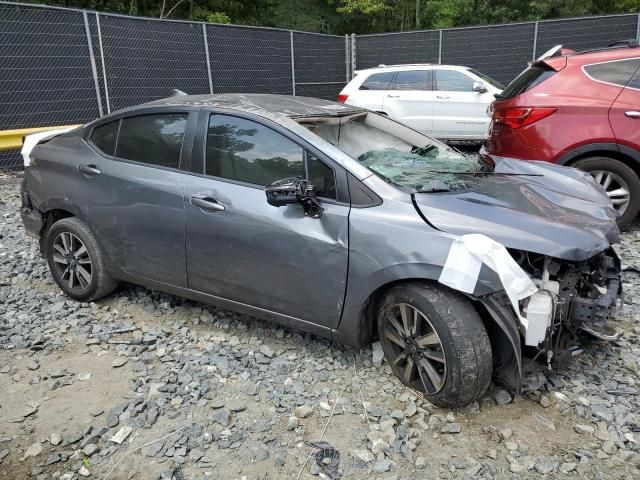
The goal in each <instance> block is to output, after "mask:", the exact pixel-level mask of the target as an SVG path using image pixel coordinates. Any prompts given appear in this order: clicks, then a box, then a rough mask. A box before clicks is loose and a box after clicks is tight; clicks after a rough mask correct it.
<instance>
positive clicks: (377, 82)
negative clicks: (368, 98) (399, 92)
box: [360, 72, 395, 90]
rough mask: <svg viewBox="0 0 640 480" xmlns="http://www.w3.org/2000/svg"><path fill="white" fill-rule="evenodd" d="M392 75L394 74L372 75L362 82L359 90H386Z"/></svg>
mask: <svg viewBox="0 0 640 480" xmlns="http://www.w3.org/2000/svg"><path fill="white" fill-rule="evenodd" d="M394 75H395V72H383V73H374V74H373V75H370V76H369V78H367V79H366V80H365V81H364V83H363V84H362V86H361V87H360V90H386V89H387V88H389V84H390V83H391V80H393V76H394Z"/></svg>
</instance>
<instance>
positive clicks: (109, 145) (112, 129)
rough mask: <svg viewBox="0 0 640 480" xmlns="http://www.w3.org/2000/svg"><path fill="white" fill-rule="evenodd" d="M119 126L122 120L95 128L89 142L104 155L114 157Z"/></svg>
mask: <svg viewBox="0 0 640 480" xmlns="http://www.w3.org/2000/svg"><path fill="white" fill-rule="evenodd" d="M119 124H120V120H116V121H114V122H109V123H105V124H104V125H100V126H99V127H96V128H94V129H93V132H91V137H90V138H89V141H90V142H91V144H92V145H93V146H94V147H96V148H97V149H98V150H100V151H101V152H102V153H104V154H106V155H113V154H114V153H115V151H116V138H117V136H118V125H119Z"/></svg>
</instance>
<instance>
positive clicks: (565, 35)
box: [355, 14, 640, 84]
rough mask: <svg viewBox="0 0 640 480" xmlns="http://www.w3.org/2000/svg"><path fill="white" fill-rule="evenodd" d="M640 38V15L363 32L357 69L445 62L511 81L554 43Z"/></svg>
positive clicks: (578, 46)
mask: <svg viewBox="0 0 640 480" xmlns="http://www.w3.org/2000/svg"><path fill="white" fill-rule="evenodd" d="M634 38H635V39H639V40H640V14H629V15H610V16H606V17H589V18H572V19H562V20H544V21H538V22H523V23H511V24H505V25H491V26H482V27H464V28H450V29H445V30H423V31H416V32H402V33H382V34H373V35H358V37H357V39H356V49H355V53H356V55H355V58H356V62H355V63H356V68H357V69H364V68H371V67H376V66H378V65H381V64H384V65H390V64H402V63H441V64H448V65H465V66H468V67H472V68H475V69H477V70H479V71H481V72H482V73H485V74H487V75H489V76H491V77H493V78H495V79H496V80H499V81H500V82H502V83H504V84H506V83H508V82H509V81H511V80H512V79H513V78H514V77H515V76H516V75H518V73H520V72H521V71H522V70H523V69H524V67H525V66H526V64H527V62H530V61H531V60H533V59H535V58H537V57H538V56H540V55H541V54H542V53H544V52H545V51H547V50H548V49H550V48H551V47H553V46H555V45H558V44H563V45H565V46H566V47H567V48H571V49H574V50H585V49H587V48H598V47H605V46H607V45H608V44H610V43H612V42H615V41H617V40H629V39H634Z"/></svg>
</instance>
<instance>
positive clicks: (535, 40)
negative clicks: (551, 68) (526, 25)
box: [531, 22, 538, 60]
mask: <svg viewBox="0 0 640 480" xmlns="http://www.w3.org/2000/svg"><path fill="white" fill-rule="evenodd" d="M534 25H535V26H534V28H533V56H532V57H531V60H535V59H536V50H537V49H538V22H536V23H534Z"/></svg>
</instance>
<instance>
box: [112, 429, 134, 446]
mask: <svg viewBox="0 0 640 480" xmlns="http://www.w3.org/2000/svg"><path fill="white" fill-rule="evenodd" d="M131 432H133V428H132V427H129V426H126V427H122V428H121V429H120V430H118V433H116V434H115V435H114V436H113V437H111V441H112V442H114V443H117V444H118V445H120V444H121V443H122V442H124V441H125V440H126V439H127V437H128V436H129V435H130V434H131Z"/></svg>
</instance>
